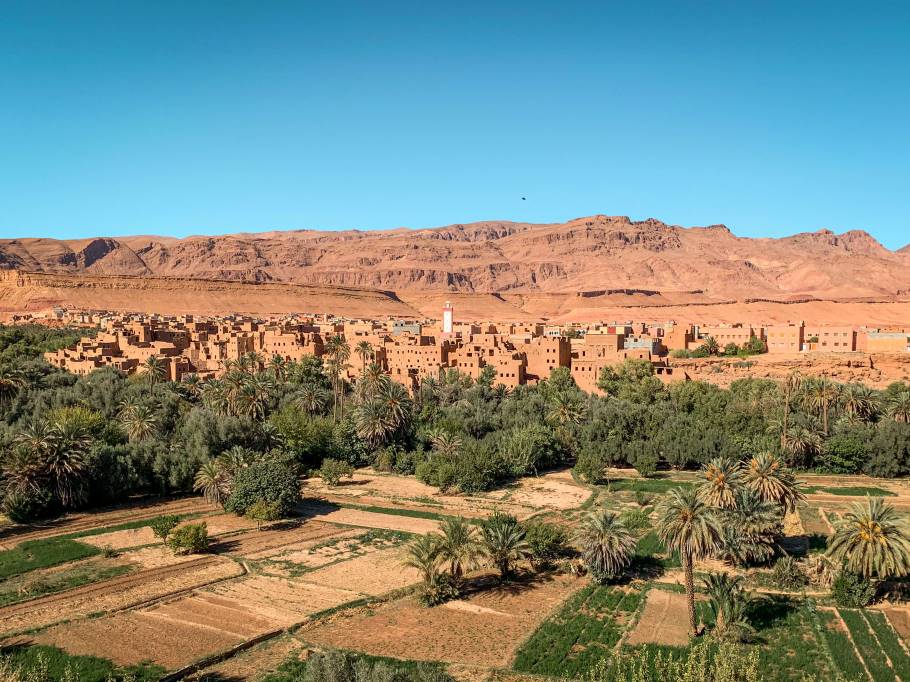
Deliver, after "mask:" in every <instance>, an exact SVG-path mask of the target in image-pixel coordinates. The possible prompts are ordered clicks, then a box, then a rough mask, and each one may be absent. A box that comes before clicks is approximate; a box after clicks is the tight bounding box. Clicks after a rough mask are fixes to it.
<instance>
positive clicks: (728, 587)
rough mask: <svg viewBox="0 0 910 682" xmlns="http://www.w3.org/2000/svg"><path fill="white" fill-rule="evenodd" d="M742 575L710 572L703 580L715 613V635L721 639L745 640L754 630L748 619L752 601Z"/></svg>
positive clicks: (711, 607) (709, 603) (709, 602)
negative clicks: (747, 613)
mask: <svg viewBox="0 0 910 682" xmlns="http://www.w3.org/2000/svg"><path fill="white" fill-rule="evenodd" d="M743 580H744V579H743V578H742V576H732V575H730V574H728V573H709V574H708V577H707V578H705V579H704V580H703V581H702V582H703V583H704V586H705V592H706V593H707V594H708V607H709V608H710V609H711V612H712V614H713V615H714V631H713V632H714V635H715V636H716V637H719V638H720V639H727V640H734V641H740V642H741V641H744V640H745V639H746V637H747V636H748V635H749V634H750V633H751V632H752V631H753V628H752V626H751V625H749V622H748V620H747V619H746V611H747V610H748V607H749V602H750V601H751V599H750V597H749V595H748V593H747V592H746V591H745V589H744V588H743Z"/></svg>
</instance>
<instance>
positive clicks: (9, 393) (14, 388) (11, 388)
mask: <svg viewBox="0 0 910 682" xmlns="http://www.w3.org/2000/svg"><path fill="white" fill-rule="evenodd" d="M24 386H25V379H24V378H23V376H22V372H20V371H19V370H18V369H14V368H11V367H7V366H6V365H3V366H0V407H4V408H6V407H7V406H8V405H9V404H10V403H11V402H12V400H13V398H15V397H16V396H17V395H18V394H19V391H21V390H22V388H23V387H24Z"/></svg>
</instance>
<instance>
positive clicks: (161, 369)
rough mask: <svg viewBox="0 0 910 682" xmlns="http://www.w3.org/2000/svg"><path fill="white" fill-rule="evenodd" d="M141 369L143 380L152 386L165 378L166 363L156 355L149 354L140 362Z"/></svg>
mask: <svg viewBox="0 0 910 682" xmlns="http://www.w3.org/2000/svg"><path fill="white" fill-rule="evenodd" d="M142 369H143V371H144V372H145V380H146V381H147V382H148V384H149V386H154V385H155V384H158V383H160V382H162V381H164V380H165V379H166V378H167V365H165V362H164V360H162V359H161V358H159V357H158V356H157V355H150V356H149V357H148V358H147V359H146V361H145V362H144V363H142Z"/></svg>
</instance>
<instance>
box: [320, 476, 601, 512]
mask: <svg viewBox="0 0 910 682" xmlns="http://www.w3.org/2000/svg"><path fill="white" fill-rule="evenodd" d="M304 492H305V493H306V492H308V493H310V494H311V496H319V497H322V498H323V499H325V500H327V501H330V502H333V501H334V502H342V503H344V502H350V503H354V504H360V505H380V506H387V507H397V508H402V509H414V510H421V511H429V512H436V513H442V514H450V515H460V516H466V517H473V518H477V517H483V516H487V515H488V514H490V513H491V512H492V511H493V510H494V509H500V510H503V511H507V512H510V513H512V514H515V515H516V516H517V517H518V518H526V517H528V516H531V515H532V514H535V513H537V512H539V511H542V510H564V509H574V508H576V507H578V506H580V505H581V504H582V503H583V502H584V501H585V500H586V499H587V498H588V497H589V496H590V494H591V491H590V490H589V489H588V488H585V487H583V486H581V485H579V484H577V483H576V482H575V481H574V480H573V479H572V474H571V471H570V470H568V469H566V470H562V471H555V472H548V473H546V474H543V475H541V476H528V477H525V478H522V479H519V480H518V481H516V482H515V483H512V484H510V485H507V486H505V487H502V488H499V489H496V490H492V491H490V492H488V493H485V494H482V495H452V494H442V493H440V492H439V491H438V490H437V489H436V488H433V487H432V486H428V485H426V484H424V483H421V482H420V481H418V480H417V479H416V478H414V477H413V476H396V475H392V474H378V473H376V472H373V471H372V470H369V469H361V470H359V471H357V472H356V473H355V474H354V478H353V479H351V480H350V481H347V480H345V482H344V483H343V485H339V486H336V487H334V488H329V487H327V486H325V485H324V484H323V483H322V481H321V480H319V479H309V480H307V481H306V482H305V483H304Z"/></svg>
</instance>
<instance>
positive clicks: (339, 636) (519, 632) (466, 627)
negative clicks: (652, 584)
mask: <svg viewBox="0 0 910 682" xmlns="http://www.w3.org/2000/svg"><path fill="white" fill-rule="evenodd" d="M581 584H583V581H582V580H581V579H578V578H572V577H570V576H562V575H560V576H554V577H545V578H541V580H540V581H538V582H533V583H529V584H528V585H516V586H510V587H506V588H503V589H496V588H493V589H489V590H486V591H483V592H480V593H478V594H476V595H474V596H472V597H470V598H467V599H465V600H463V601H455V602H449V603H448V604H446V605H444V606H441V607H437V608H431V609H426V608H423V607H421V606H419V605H418V604H417V603H416V602H415V601H414V600H413V598H406V599H401V600H398V601H395V602H391V603H388V604H382V605H380V606H378V607H376V608H375V609H359V610H357V611H356V612H345V613H340V614H338V615H336V616H333V617H332V618H331V619H329V620H328V621H325V622H320V623H317V624H314V625H313V626H309V627H304V628H303V629H302V630H301V631H300V632H299V637H300V638H301V639H305V640H307V641H309V642H313V643H314V644H318V645H322V646H329V647H344V648H349V649H357V650H358V651H364V652H367V653H370V654H374V655H381V656H394V657H396V658H409V659H416V660H424V661H445V662H451V663H463V664H467V665H477V666H485V667H504V666H506V665H508V664H509V662H510V661H511V659H512V657H513V655H514V652H515V650H516V648H517V647H518V646H519V645H520V644H521V642H522V641H524V639H525V638H527V637H528V636H529V635H530V634H531V633H532V632H533V631H534V630H535V629H536V628H537V626H538V625H540V623H541V622H542V621H543V620H544V619H545V618H546V617H547V616H548V615H549V614H550V612H551V611H553V609H555V608H557V607H558V606H559V605H560V604H562V602H563V601H564V600H565V599H566V598H567V597H568V596H569V595H570V594H571V593H572V592H574V591H575V590H576V589H578V587H579V586H580V585H581Z"/></svg>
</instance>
